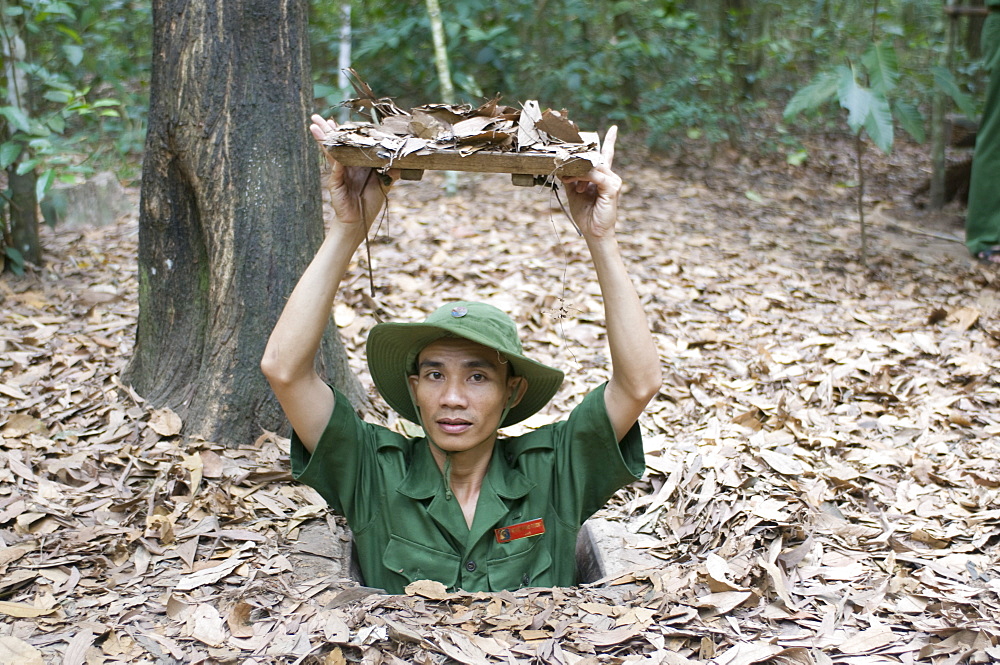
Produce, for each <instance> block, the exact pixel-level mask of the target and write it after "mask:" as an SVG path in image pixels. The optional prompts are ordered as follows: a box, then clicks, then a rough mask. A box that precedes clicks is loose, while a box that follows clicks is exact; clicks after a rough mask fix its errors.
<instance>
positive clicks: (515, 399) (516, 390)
mask: <svg viewBox="0 0 1000 665" xmlns="http://www.w3.org/2000/svg"><path fill="white" fill-rule="evenodd" d="M507 388H508V390H510V391H511V393H510V399H509V404H510V408H514V407H515V406H517V405H518V404H520V403H521V398H523V397H524V393H526V392H527V391H528V380H527V379H526V378H524V377H523V376H512V377H510V378H509V379H507Z"/></svg>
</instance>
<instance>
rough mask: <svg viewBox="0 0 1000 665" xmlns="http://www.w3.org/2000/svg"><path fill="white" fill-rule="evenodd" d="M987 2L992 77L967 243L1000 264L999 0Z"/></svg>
mask: <svg viewBox="0 0 1000 665" xmlns="http://www.w3.org/2000/svg"><path fill="white" fill-rule="evenodd" d="M986 5H987V7H988V8H989V12H990V13H989V16H987V18H986V22H985V23H984V24H983V32H982V46H983V58H984V62H985V67H986V69H987V70H988V71H989V73H990V80H989V83H988V84H987V86H986V105H985V106H984V107H983V118H982V122H981V123H980V125H979V133H978V135H977V136H976V150H975V155H974V158H973V161H972V179H971V181H970V184H969V207H968V209H967V211H966V217H965V244H966V246H967V247H968V248H969V251H970V252H971V253H972V255H973V256H975V257H976V258H977V259H979V260H980V261H982V262H984V263H991V264H992V263H998V264H1000V0H986Z"/></svg>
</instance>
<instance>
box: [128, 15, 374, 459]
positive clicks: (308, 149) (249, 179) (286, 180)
mask: <svg viewBox="0 0 1000 665" xmlns="http://www.w3.org/2000/svg"><path fill="white" fill-rule="evenodd" d="M307 4H308V3H307V0H228V1H226V0H154V2H153V67H152V79H151V87H150V112H149V128H148V133H147V137H146V147H145V154H144V161H143V172H142V191H141V200H140V213H139V321H138V327H137V331H136V348H135V353H134V355H133V358H132V360H131V362H130V364H129V367H128V369H127V370H126V379H127V380H128V381H129V382H131V383H132V384H133V386H134V387H135V389H136V390H137V391H138V393H139V394H140V395H142V396H144V397H145V398H147V399H148V400H149V401H150V402H151V403H152V404H153V405H155V406H158V407H161V406H166V407H169V408H171V409H173V410H174V411H176V412H177V413H178V415H180V416H181V418H182V420H183V421H184V430H183V434H184V435H185V436H187V437H202V438H205V439H207V440H213V441H217V442H220V443H225V444H227V445H231V446H235V445H240V444H246V443H248V442H250V441H252V440H253V439H254V438H255V437H256V436H258V435H259V434H260V432H261V430H272V431H278V430H280V429H283V427H284V422H285V420H284V417H283V415H282V413H281V410H280V407H279V406H278V404H277V401H276V400H275V399H274V396H273V394H272V393H271V391H270V388H269V387H268V386H267V384H266V382H265V380H264V377H263V375H262V374H261V372H260V370H259V362H260V357H261V354H262V353H263V349H264V345H265V343H266V341H267V336H268V334H269V333H270V330H271V328H272V327H273V325H274V323H275V321H276V320H277V317H278V315H279V313H280V311H281V308H282V307H283V306H284V302H285V300H286V299H287V297H288V294H289V293H290V292H291V290H292V287H293V286H294V284H295V282H296V280H297V279H298V277H299V276H300V275H301V274H302V271H303V270H304V269H305V267H306V265H307V263H308V262H309V260H310V259H311V257H312V255H313V254H314V253H315V251H316V249H317V248H318V246H319V244H320V242H321V240H322V236H323V220H322V199H321V193H320V184H319V160H320V156H319V152H318V149H317V148H316V147H315V145H314V142H313V141H312V139H311V138H310V137H309V135H308V132H307V130H306V126H307V116H308V108H309V99H310V98H311V93H312V90H311V82H310V75H309V52H308V37H307ZM317 362H318V364H319V369H320V371H321V373H322V374H323V375H325V376H326V377H327V378H328V380H330V381H331V382H332V383H333V384H334V385H336V386H337V387H338V388H340V389H341V390H342V391H344V392H345V394H346V395H347V396H348V398H349V399H350V400H351V401H352V403H354V404H355V405H356V406H359V407H360V406H361V405H362V404H363V403H365V402H366V399H365V396H364V392H363V390H362V389H361V387H360V384H359V383H358V381H357V378H356V377H354V376H353V374H352V373H351V372H350V368H349V366H348V364H347V357H346V353H345V352H344V350H343V347H342V346H341V344H340V341H339V338H338V337H337V336H336V333H335V332H334V333H331V332H329V331H328V333H327V337H326V338H325V339H324V343H323V345H322V349H321V352H320V354H318V358H317Z"/></svg>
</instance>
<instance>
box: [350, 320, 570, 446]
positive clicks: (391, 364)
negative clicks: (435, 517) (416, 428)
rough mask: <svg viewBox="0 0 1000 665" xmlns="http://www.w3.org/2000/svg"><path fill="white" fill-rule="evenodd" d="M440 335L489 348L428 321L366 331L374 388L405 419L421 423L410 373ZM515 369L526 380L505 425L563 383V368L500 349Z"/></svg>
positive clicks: (470, 334)
mask: <svg viewBox="0 0 1000 665" xmlns="http://www.w3.org/2000/svg"><path fill="white" fill-rule="evenodd" d="M443 337H461V338H463V339H468V340H470V341H472V342H476V343H477V344H482V345H483V346H487V347H489V348H495V347H494V346H493V345H492V344H491V343H490V340H489V339H487V338H484V337H479V336H477V335H476V334H475V333H474V332H472V331H467V330H463V331H462V332H460V333H459V332H456V331H455V330H452V329H449V328H447V327H445V326H439V325H434V324H427V323H380V324H378V325H376V326H375V327H374V328H372V330H371V332H370V333H369V334H368V342H367V345H366V355H367V356H368V369H369V371H370V372H371V375H372V381H373V382H374V383H375V387H376V388H377V389H378V391H379V393H380V394H381V395H382V398H383V399H384V400H385V401H386V403H387V404H388V405H389V406H390V407H392V408H393V409H394V410H395V411H396V412H397V413H398V414H399V415H401V416H403V417H404V418H406V419H407V420H409V421H411V422H414V423H417V424H419V423H420V418H419V416H418V414H417V408H416V405H415V404H414V403H413V400H412V399H411V397H410V388H409V376H410V375H411V374H412V373H413V372H414V371H415V370H416V367H415V365H416V358H417V355H418V354H419V353H420V351H421V350H422V349H423V348H424V347H425V346H427V345H428V344H430V343H431V342H433V341H435V340H438V339H441V338H443ZM501 353H503V355H504V357H505V358H507V360H508V361H509V362H510V363H511V365H512V366H513V368H514V374H515V375H517V376H520V377H524V379H525V380H526V381H527V383H528V387H527V389H526V390H525V393H524V396H523V397H522V398H521V401H520V402H518V403H517V404H516V405H515V406H513V407H511V409H510V411H509V412H508V413H507V417H506V418H504V420H503V422H501V423H500V427H506V426H508V425H513V424H515V423H519V422H521V421H522V420H524V419H525V418H528V417H530V416H532V415H534V414H535V413H537V412H538V411H539V410H540V409H542V408H543V407H544V406H545V405H546V404H548V403H549V400H551V399H552V398H553V397H554V396H555V394H556V392H558V390H559V387H560V386H561V385H562V382H563V373H562V371H560V370H558V369H555V368H553V367H549V366H548V365H543V364H542V363H539V362H535V361H534V360H531V359H530V358H526V357H525V356H523V355H519V354H514V353H510V352H508V351H501Z"/></svg>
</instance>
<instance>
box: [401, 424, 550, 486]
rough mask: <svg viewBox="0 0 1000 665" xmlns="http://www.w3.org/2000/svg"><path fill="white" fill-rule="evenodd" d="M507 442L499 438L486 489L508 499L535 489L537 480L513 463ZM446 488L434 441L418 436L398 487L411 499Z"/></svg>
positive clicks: (485, 481) (487, 473)
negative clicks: (507, 449) (490, 489)
mask: <svg viewBox="0 0 1000 665" xmlns="http://www.w3.org/2000/svg"><path fill="white" fill-rule="evenodd" d="M504 444H505V440H504V439H497V443H496V445H495V446H493V457H492V459H491V460H490V468H489V469H488V470H487V471H486V478H485V480H484V481H483V489H487V488H492V490H493V491H494V492H495V493H496V495H497V496H499V497H501V498H504V499H519V498H521V497H523V496H524V495H526V494H527V493H528V492H529V491H531V488H533V487H534V486H535V483H534V481H532V480H531V479H529V478H528V477H527V476H525V475H524V474H523V473H522V472H521V471H520V470H519V469H515V468H513V467H512V466H511V465H510V460H511V459H513V458H509V456H508V455H507V454H506V451H505V450H504ZM443 488H444V481H443V480H442V476H441V469H439V468H438V465H437V462H435V461H434V456H433V455H432V454H431V450H430V444H429V443H428V442H427V439H426V438H421V439H417V441H416V442H415V443H414V446H413V455H412V457H411V458H410V468H409V470H408V471H407V473H406V477H405V478H403V482H402V483H400V485H399V487H398V488H397V491H398V492H399V493H400V494H403V495H404V496H408V497H410V498H411V499H417V500H419V499H429V498H431V497H432V496H434V495H436V494H437V493H438V491H441V490H442V489H443ZM487 491H488V490H487ZM480 500H482V497H480Z"/></svg>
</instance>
